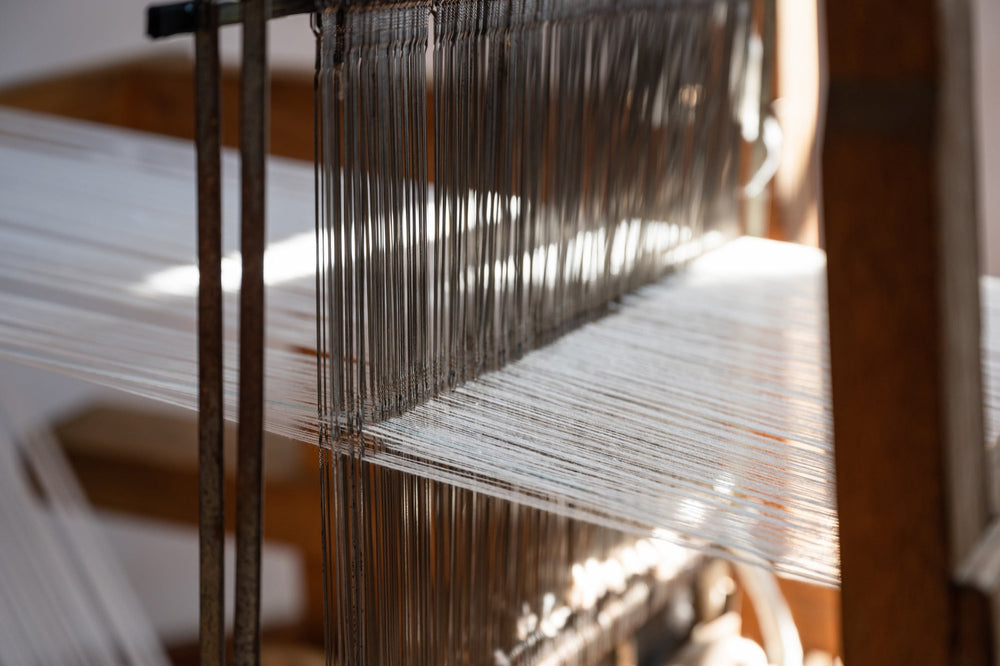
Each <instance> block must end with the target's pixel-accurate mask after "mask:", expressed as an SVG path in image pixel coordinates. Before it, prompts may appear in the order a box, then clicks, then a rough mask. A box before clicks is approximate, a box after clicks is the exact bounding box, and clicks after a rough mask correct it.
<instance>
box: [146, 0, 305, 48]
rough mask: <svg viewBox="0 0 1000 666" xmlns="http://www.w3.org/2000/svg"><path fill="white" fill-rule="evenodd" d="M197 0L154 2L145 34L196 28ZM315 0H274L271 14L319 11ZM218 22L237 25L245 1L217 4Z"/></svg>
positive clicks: (161, 34)
mask: <svg viewBox="0 0 1000 666" xmlns="http://www.w3.org/2000/svg"><path fill="white" fill-rule="evenodd" d="M195 4H196V3H195V2H177V3H172V4H168V5H152V6H150V7H149V8H147V10H146V34H147V35H148V36H149V37H152V38H153V39H160V38H162V37H170V36H172V35H181V34H185V33H189V32H194V31H195V30H197V29H198V26H199V17H198V12H197V11H196V9H195ZM316 6H317V5H316V2H315V0H271V7H270V8H269V9H268V14H267V17H268V18H281V17H282V16H291V15H293V14H309V13H311V12H314V11H316ZM217 21H218V25H220V26H221V25H235V24H237V23H241V22H242V21H243V3H241V2H223V3H221V4H219V5H218V15H217Z"/></svg>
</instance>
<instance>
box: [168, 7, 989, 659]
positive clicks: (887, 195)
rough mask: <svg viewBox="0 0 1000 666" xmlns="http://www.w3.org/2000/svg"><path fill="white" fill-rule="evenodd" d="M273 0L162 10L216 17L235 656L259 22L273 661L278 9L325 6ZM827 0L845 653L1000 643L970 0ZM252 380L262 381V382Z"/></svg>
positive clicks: (207, 601)
mask: <svg viewBox="0 0 1000 666" xmlns="http://www.w3.org/2000/svg"><path fill="white" fill-rule="evenodd" d="M272 2H273V5H272V4H271V3H268V2H266V0H244V1H243V2H242V3H228V4H223V5H216V4H213V3H211V2H208V1H205V0H201V1H199V2H197V3H194V2H191V3H185V4H182V5H174V6H171V7H169V8H154V10H161V11H162V10H164V9H169V10H170V11H171V12H172V13H171V14H160V15H159V16H158V20H160V21H161V24H159V27H160V28H161V29H160V30H159V31H154V30H152V27H153V23H154V21H153V18H154V13H153V11H151V14H150V17H151V22H150V26H151V33H152V32H158V33H159V34H157V35H156V36H166V35H167V34H174V33H177V32H191V31H194V32H195V33H196V44H197V48H196V71H197V75H196V81H197V83H196V85H197V93H196V99H197V114H196V115H197V118H198V125H197V130H196V133H197V145H198V154H199V160H198V182H199V258H200V264H201V267H202V268H201V270H202V281H201V288H200V289H201V291H200V304H199V340H200V342H199V357H200V386H201V389H200V394H199V395H200V398H199V400H200V402H199V404H200V420H199V423H200V426H199V433H200V434H199V439H200V443H199V451H200V453H199V475H200V489H201V490H200V505H201V507H202V509H201V515H200V524H201V533H200V541H201V549H202V550H201V553H202V559H201V567H202V569H201V585H202V587H201V599H202V606H201V613H202V639H201V646H202V648H201V649H202V663H203V664H220V663H224V625H223V622H222V558H221V552H222V551H221V543H222V520H221V515H222V511H221V508H222V506H221V497H222V481H221V423H222V415H221V414H222V412H221V287H220V286H219V282H218V280H219V275H218V271H217V269H218V264H219V256H220V255H219V247H218V245H217V240H216V239H217V235H218V224H219V191H218V190H219V173H218V151H219V148H218V143H219V141H218V136H219V134H218V133H219V128H218V122H219V108H218V72H219V63H218V40H217V30H218V26H219V25H221V24H227V23H236V22H241V21H245V24H246V26H247V28H249V29H246V30H245V35H244V73H245V80H244V85H243V89H242V91H243V94H242V109H243V110H242V123H241V125H242V127H241V147H242V151H243V159H244V164H245V171H244V179H243V186H244V207H243V208H244V217H243V235H244V254H243V257H244V259H243V261H244V272H243V276H244V278H243V279H244V281H245V282H244V287H245V288H246V287H248V286H249V287H250V289H249V290H248V292H249V293H248V294H247V298H248V299H249V300H245V301H244V302H243V303H242V307H241V312H244V313H245V318H242V317H243V316H244V315H242V314H241V318H242V319H241V380H240V381H241V406H240V424H241V427H240V433H241V434H240V464H239V481H238V484H239V487H238V504H239V505H240V506H242V507H244V509H242V510H241V509H239V508H238V514H239V515H238V518H237V522H238V527H237V530H238V542H237V543H238V545H237V550H238V556H237V559H238V564H237V579H238V582H237V628H236V661H237V663H257V662H258V661H259V619H258V615H259V556H260V538H261V536H260V510H261V509H260V502H261V486H260V437H261V425H262V424H261V422H260V414H261V412H260V407H259V400H260V397H259V394H260V391H261V389H262V385H263V382H262V375H261V361H262V358H263V351H262V348H259V347H258V346H257V341H256V338H257V337H258V336H259V335H260V332H261V331H262V330H263V305H262V302H263V301H262V299H263V283H262V279H261V275H260V272H259V263H260V260H261V259H262V253H263V244H262V241H257V240H255V239H258V238H262V233H263V228H264V227H263V225H264V219H263V197H264V170H263V160H264V155H265V154H266V145H267V138H266V128H267V68H266V44H265V43H264V34H263V27H264V24H265V22H266V19H267V18H269V17H275V16H283V15H288V14H294V13H307V12H311V11H314V9H315V7H314V5H313V3H312V2H310V1H309V0H304V1H303V0H272ZM821 4H822V2H821ZM826 4H827V6H826V8H825V10H826V11H825V14H826V20H827V28H828V30H827V35H828V61H827V64H828V68H829V75H830V78H829V80H830V85H829V104H828V114H827V129H826V134H825V141H824V156H823V170H824V177H823V196H824V217H825V240H826V247H827V257H828V291H829V314H830V344H831V366H832V384H833V407H834V426H835V433H836V440H837V442H838V445H837V447H836V466H837V478H838V504H839V517H840V539H841V559H842V580H843V586H842V591H843V603H842V615H843V622H842V631H843V641H844V655H845V657H846V660H847V663H848V664H850V665H851V666H855V665H858V664H861V665H867V664H871V665H883V664H895V663H898V664H963V665H964V664H970V665H972V664H993V663H996V661H997V656H998V655H1000V648H997V647H996V641H998V640H1000V632H997V631H996V629H995V628H994V623H993V618H994V617H997V612H996V610H995V608H996V607H997V606H998V605H1000V600H998V596H997V594H996V589H997V587H996V586H995V585H988V584H987V585H984V584H982V582H980V584H979V586H978V587H976V586H973V585H970V584H969V583H968V582H966V581H967V577H966V578H962V577H961V576H959V575H958V571H959V569H960V568H961V567H962V565H963V564H964V563H967V562H968V561H969V558H970V557H972V556H973V555H974V554H975V553H976V552H977V551H982V549H983V547H984V546H983V543H982V540H983V535H984V533H985V532H986V530H987V528H988V527H989V526H990V525H991V524H992V520H993V516H992V513H991V508H990V501H989V500H990V497H989V483H990V479H989V476H988V472H987V470H988V466H987V461H986V455H985V449H984V447H983V446H982V442H983V426H982V409H981V405H982V388H981V379H980V365H979V364H980V351H979V350H980V347H979V345H980V341H979V296H978V276H979V271H978V243H977V235H978V234H977V229H976V222H977V217H976V200H975V175H976V171H975V157H974V143H973V138H972V137H973V131H972V129H971V106H972V99H973V96H972V83H971V52H970V51H971V48H970V44H971V39H970V8H969V2H968V0H912V1H911V2H907V3H899V2H892V1H891V0H870V1H868V2H864V1H863V0H830V2H828V3H826ZM822 13H823V12H822V11H821V14H822ZM821 34H822V31H821ZM869 220H870V221H869ZM248 238H249V239H250V241H251V243H250V245H251V247H247V246H246V241H247V239H248ZM247 262H249V264H248V263H247ZM255 267H256V268H255ZM247 281H249V282H247ZM244 328H246V329H247V331H248V332H249V335H248V338H243V335H244V334H243V332H242V331H243V329H244ZM244 389H246V394H247V395H252V396H257V397H254V398H253V399H252V400H250V401H248V402H246V403H244V401H243V398H242V396H243V395H244ZM244 410H246V411H244ZM986 547H987V548H988V547H989V544H988V543H987V544H986ZM240 563H242V564H240ZM241 571H242V575H241V573H240V572H241ZM984 589H985V591H984Z"/></svg>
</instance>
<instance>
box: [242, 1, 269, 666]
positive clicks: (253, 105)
mask: <svg viewBox="0 0 1000 666" xmlns="http://www.w3.org/2000/svg"><path fill="white" fill-rule="evenodd" d="M268 4H269V3H268V1H267V0H247V1H246V2H245V3H244V12H243V18H244V20H243V72H242V81H241V84H242V85H241V90H240V107H241V109H240V111H241V113H240V152H241V160H242V172H243V173H242V229H241V232H240V233H241V252H242V255H243V276H242V288H241V291H240V398H239V419H240V421H239V442H238V449H237V452H238V462H237V478H236V621H235V626H234V638H235V642H234V650H235V663H236V664H237V665H238V666H241V665H254V666H256V664H259V663H260V550H261V534H262V530H261V528H262V522H263V520H262V504H263V497H262V495H263V487H262V448H263V428H264V243H265V225H264V222H265V159H266V155H267V125H268V114H267V108H268V73H267V32H266V30H267V18H268V16H269V13H270V12H269V8H268Z"/></svg>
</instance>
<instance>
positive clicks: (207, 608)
mask: <svg viewBox="0 0 1000 666" xmlns="http://www.w3.org/2000/svg"><path fill="white" fill-rule="evenodd" d="M198 12H199V14H200V18H199V25H200V26H201V27H200V28H199V30H198V31H197V33H195V123H196V128H195V145H196V147H197V154H198V268H199V272H200V280H199V283H198V536H199V539H198V543H199V584H200V588H199V597H200V610H199V612H200V622H201V627H200V631H201V641H200V642H201V663H202V664H205V665H206V666H221V664H224V663H225V649H226V643H225V618H224V614H223V608H224V604H223V599H224V595H225V590H224V580H225V578H224V569H223V567H224V565H223V543H224V541H223V540H224V531H223V530H224V525H223V497H224V490H223V488H224V486H223V466H222V427H223V421H222V414H223V412H222V203H221V191H220V178H219V172H220V158H219V117H220V116H219V31H218V23H217V11H216V5H215V4H214V3H213V2H212V1H211V0H202V1H201V2H199V3H198Z"/></svg>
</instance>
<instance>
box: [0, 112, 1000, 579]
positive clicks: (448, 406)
mask: <svg viewBox="0 0 1000 666" xmlns="http://www.w3.org/2000/svg"><path fill="white" fill-rule="evenodd" d="M236 166H237V163H236V158H235V157H234V156H233V155H232V154H231V153H226V155H225V157H224V174H225V178H224V192H225V215H224V217H225V220H226V248H227V250H228V251H232V250H233V249H234V248H235V247H236V245H237V240H238V239H237V235H236V233H235V229H236V228H237V212H238V207H237V204H236V193H237V191H238V170H237V168H236ZM193 174H194V160H193V151H192V149H191V146H190V145H189V144H187V143H184V142H179V141H175V140H170V139H163V138H154V137H149V136H144V135H139V134H136V133H133V132H127V131H122V130H115V129H110V128H102V127H97V126H92V125H87V124H84V123H78V122H73V121H64V120H54V119H47V118H44V117H40V116H34V115H29V114H25V113H21V112H16V111H8V110H0V355H2V356H5V357H8V358H14V359H19V360H22V361H26V362H29V363H33V364H37V365H41V366H44V367H48V368H52V369H56V370H59V371H62V372H65V373H68V374H73V375H76V376H79V377H83V378H86V379H89V380H92V381H95V382H99V383H102V384H106V385H110V386H117V387H120V388H123V389H125V390H128V391H131V392H133V393H138V394H141V395H145V396H149V397H153V398H156V399H159V400H163V401H166V402H170V403H173V404H177V405H181V406H185V407H189V408H193V407H194V406H195V404H196V386H195V384H196V360H195V359H196V354H195V350H196V338H195V321H196V312H195V304H194V298H193V294H194V293H195V291H196V285H197V282H196V280H197V273H196V270H195V269H194V268H193V266H192V264H191V262H192V261H193V260H194V257H195V256H196V253H195V222H194V212H195V198H194V188H195V182H194V175H193ZM269 177H270V182H269V187H270V189H269V196H268V205H269V218H268V220H269V221H268V223H269V237H270V239H271V246H270V249H269V257H270V259H269V261H270V263H269V264H268V266H269V268H268V269H267V270H266V274H267V275H268V282H269V287H268V296H267V299H268V320H267V326H268V328H267V335H268V351H267V387H266V388H267V393H266V395H267V397H268V406H267V428H268V430H270V431H272V432H276V433H278V434H283V435H287V436H291V437H296V438H298V439H301V440H304V441H307V442H315V441H316V433H317V431H318V423H317V417H316V371H315V359H314V358H313V357H312V356H311V355H310V353H311V350H313V349H315V340H316V337H315V336H316V333H315V294H314V282H313V281H314V274H313V270H314V268H315V254H314V249H313V248H312V245H311V243H312V242H313V241H312V233H313V228H314V227H313V225H314V217H313V204H312V197H313V169H312V166H311V165H307V164H301V163H293V162H289V161H285V160H272V162H271V164H270V170H269ZM296 239H298V240H296ZM303 239H304V242H300V241H303ZM237 260H238V257H237V256H236V255H230V258H229V260H228V262H229V263H228V264H227V265H228V266H229V268H228V269H227V270H229V273H227V275H228V277H227V278H225V280H226V282H227V284H230V285H232V286H233V289H232V290H231V291H229V292H227V301H226V307H227V310H226V320H227V344H228V345H229V346H228V349H227V354H226V398H227V401H228V404H227V413H228V414H230V415H232V414H233V413H234V407H235V393H236V385H235V371H234V370H235V355H234V352H235V339H236V325H235V324H236V315H237V305H236V303H237V301H236V298H237V294H236V291H235V286H236V285H237V284H238V279H234V275H233V273H232V271H231V269H232V266H233V265H234V262H236V261H237ZM823 266H824V264H823V255H822V253H820V252H819V251H817V250H813V249H808V248H802V247H797V246H791V245H783V244H777V243H770V242H766V241H755V240H750V239H742V240H739V241H736V242H733V243H730V244H729V245H727V246H725V247H724V248H722V249H720V250H717V251H715V252H712V253H710V254H708V255H706V256H705V257H703V258H701V259H698V260H696V261H695V262H693V263H692V264H691V266H690V267H689V268H688V269H686V270H685V271H684V272H682V273H679V274H677V275H675V276H672V277H668V278H667V279H665V280H664V281H663V282H661V283H659V284H657V285H654V286H652V287H648V288H646V289H644V290H641V291H640V292H639V293H637V294H635V295H632V296H629V297H626V298H625V299H623V301H622V303H621V305H620V306H616V308H615V312H613V313H612V314H611V315H609V316H607V317H605V318H603V319H602V320H600V321H597V322H595V323H594V324H591V325H588V326H586V327H584V328H582V329H580V330H578V331H576V332H573V333H571V334H569V335H568V336H566V337H564V338H563V339H561V340H559V341H557V342H556V343H554V344H553V345H550V346H549V347H546V348H544V349H541V350H539V351H537V352H534V353H532V354H529V355H528V356H527V357H525V358H524V359H522V360H521V361H519V362H517V363H515V364H512V365H510V366H508V367H506V368H505V369H503V370H501V371H498V372H494V373H490V374H488V375H486V376H484V377H483V378H482V379H481V380H480V381H477V382H474V383H470V384H467V385H465V386H463V387H461V388H460V389H459V390H458V391H456V392H454V393H452V394H449V395H445V396H442V397H441V398H439V399H436V400H433V401H431V402H429V403H427V404H425V405H423V406H421V407H419V408H417V409H415V410H413V411H411V412H408V413H406V414H404V415H403V416H401V417H398V418H395V419H392V420H390V421H386V422H383V423H381V424H378V425H377V426H374V427H372V428H370V429H369V431H368V432H369V434H370V435H372V436H375V437H377V438H378V439H379V441H380V444H379V446H377V447H375V448H374V449H373V450H372V452H371V453H370V455H369V456H368V459H369V460H373V461H377V462H379V463H381V464H383V465H387V466H390V467H394V468H397V469H402V470H407V471H411V472H414V473H417V474H421V475H425V476H428V477H431V478H435V479H440V480H445V481H449V482H453V483H456V484H458V485H460V486H462V487H465V488H470V489H474V490H481V491H485V492H488V493H490V494H493V495H497V496H501V497H506V498H513V499H517V500H519V501H522V502H526V503H528V504H531V505H534V506H539V507H543V508H546V509H550V510H553V511H557V512H560V513H563V514H566V515H573V516H578V517H583V518H586V519H588V520H593V521H597V522H601V523H603V524H606V525H609V526H613V527H618V528H623V529H627V530H631V531H640V532H644V533H648V532H653V533H655V534H657V535H658V536H661V537H662V536H671V535H672V538H675V539H677V538H679V536H678V535H680V536H682V537H684V538H685V539H684V540H685V542H691V543H695V544H696V545H699V546H700V547H702V548H706V549H713V550H719V549H730V550H731V551H733V552H734V553H735V554H736V556H737V557H741V558H743V559H748V560H752V561H755V562H759V561H761V560H762V559H763V560H764V561H766V562H769V563H770V564H771V565H772V566H773V567H774V568H775V569H776V570H777V571H778V572H780V573H783V574H786V575H793V576H797V577H801V578H806V579H811V580H816V581H821V582H826V583H836V581H837V579H838V565H837V561H838V558H837V549H836V533H835V522H836V521H835V511H834V501H833V498H834V495H833V481H832V479H833V471H832V470H833V466H832V457H831V453H832V448H831V443H830V442H831V439H832V437H831V427H830V413H829V406H828V405H829V397H828V395H829V394H828V390H827V386H826V384H827V376H828V370H827V365H826V360H825V354H826V351H825V350H826V345H825V331H826V325H825V298H824V293H823ZM236 277H237V278H238V275H237V276H236ZM982 293H983V301H984V336H983V340H984V370H985V377H986V414H987V426H988V427H987V429H988V433H989V441H990V442H992V441H993V440H994V439H995V438H996V437H997V435H998V434H1000V409H998V407H1000V282H998V281H996V280H994V279H984V282H983V292H982ZM991 451H992V452H993V453H994V454H995V451H996V449H995V447H991Z"/></svg>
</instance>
